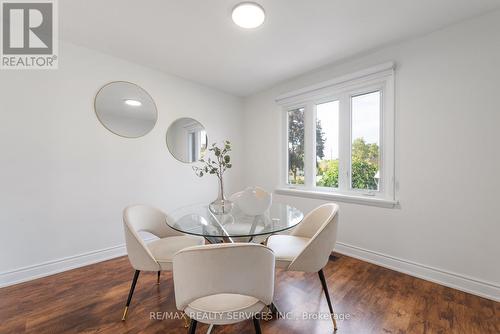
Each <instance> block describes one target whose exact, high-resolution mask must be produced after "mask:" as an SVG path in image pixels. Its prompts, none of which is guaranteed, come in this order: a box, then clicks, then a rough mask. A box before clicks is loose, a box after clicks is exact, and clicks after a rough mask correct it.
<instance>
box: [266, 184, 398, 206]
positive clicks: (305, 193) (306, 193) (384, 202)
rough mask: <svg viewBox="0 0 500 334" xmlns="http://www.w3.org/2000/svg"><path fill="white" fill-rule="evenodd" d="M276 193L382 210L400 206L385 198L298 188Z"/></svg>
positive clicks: (283, 189) (281, 189) (279, 190)
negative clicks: (368, 206) (376, 207)
mask: <svg viewBox="0 0 500 334" xmlns="http://www.w3.org/2000/svg"><path fill="white" fill-rule="evenodd" d="M274 192H275V193H276V194H279V195H288V196H296V197H305V198H314V199H321V200H337V201H339V202H345V203H354V204H363V205H371V206H378V207H381V208H395V207H396V206H397V205H398V204H399V202H398V201H395V200H390V199H384V198H377V197H368V196H356V195H346V194H340V193H334V192H326V191H316V190H306V189H297V188H278V189H276V190H275V191H274Z"/></svg>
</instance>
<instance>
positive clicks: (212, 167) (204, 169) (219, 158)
mask: <svg viewBox="0 0 500 334" xmlns="http://www.w3.org/2000/svg"><path fill="white" fill-rule="evenodd" d="M208 151H209V152H211V153H213V155H215V159H212V158H211V157H208V159H207V160H205V159H200V160H198V161H199V162H201V163H202V164H203V166H201V167H198V166H193V170H194V172H195V174H196V175H197V176H199V177H202V176H204V175H207V174H212V175H216V176H217V177H218V178H219V179H221V180H222V176H223V175H224V173H225V172H226V170H228V169H229V168H231V167H233V165H232V163H231V157H230V156H229V152H231V142H230V141H229V140H225V141H224V143H223V146H222V147H218V146H217V144H216V143H213V144H212V147H210V148H209V149H208Z"/></svg>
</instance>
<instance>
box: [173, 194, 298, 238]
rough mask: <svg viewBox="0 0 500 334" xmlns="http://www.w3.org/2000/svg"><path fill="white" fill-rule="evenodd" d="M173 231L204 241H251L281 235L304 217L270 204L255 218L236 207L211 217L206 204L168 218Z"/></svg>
mask: <svg viewBox="0 0 500 334" xmlns="http://www.w3.org/2000/svg"><path fill="white" fill-rule="evenodd" d="M168 218H169V219H168V220H167V224H168V225H169V226H170V227H172V228H173V229H175V230H177V231H180V232H183V233H186V234H192V235H198V236H203V237H205V238H231V237H249V238H252V237H255V236H259V235H266V234H273V233H277V232H281V231H285V230H288V229H291V228H293V227H295V226H297V225H298V224H299V223H300V222H301V221H302V219H303V218H304V214H303V213H302V211H300V210H299V209H297V208H295V207H293V206H290V205H287V204H281V203H274V202H273V203H272V204H271V206H270V207H269V209H267V210H266V211H265V212H264V213H262V214H259V215H251V214H246V213H244V212H243V211H242V210H241V209H240V208H239V207H238V206H237V205H236V204H235V205H234V207H233V209H232V210H231V212H230V213H228V214H224V215H215V214H213V213H212V212H211V211H210V210H209V208H208V205H207V204H197V205H191V206H187V207H183V208H180V209H177V210H175V211H173V212H171V213H170V214H169V215H168Z"/></svg>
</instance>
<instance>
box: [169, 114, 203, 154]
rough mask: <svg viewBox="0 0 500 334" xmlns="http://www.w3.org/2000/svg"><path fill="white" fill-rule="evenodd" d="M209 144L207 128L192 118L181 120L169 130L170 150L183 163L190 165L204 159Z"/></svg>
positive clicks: (174, 123)
mask: <svg viewBox="0 0 500 334" xmlns="http://www.w3.org/2000/svg"><path fill="white" fill-rule="evenodd" d="M207 143H208V137H207V133H206V131H205V127H204V126H203V125H202V124H201V123H200V122H198V121H197V120H195V119H192V118H179V119H178V120H176V121H175V122H173V123H172V124H171V125H170V126H169V128H168V130H167V147H168V150H169V151H170V153H171V154H172V155H173V156H174V158H176V159H177V160H179V161H181V162H185V163H190V162H195V161H198V160H200V159H201V158H203V156H204V155H205V152H206V150H207Z"/></svg>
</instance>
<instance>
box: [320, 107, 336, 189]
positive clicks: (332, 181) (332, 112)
mask: <svg viewBox="0 0 500 334" xmlns="http://www.w3.org/2000/svg"><path fill="white" fill-rule="evenodd" d="M316 186H319V187H330V188H338V187H339V101H332V102H325V103H321V104H318V105H316Z"/></svg>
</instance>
